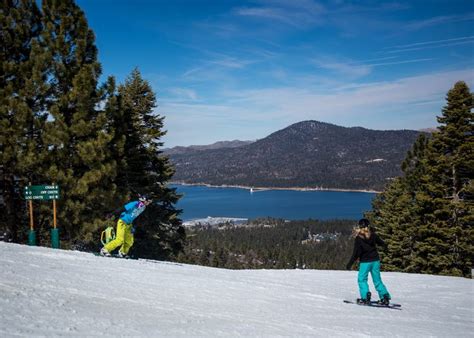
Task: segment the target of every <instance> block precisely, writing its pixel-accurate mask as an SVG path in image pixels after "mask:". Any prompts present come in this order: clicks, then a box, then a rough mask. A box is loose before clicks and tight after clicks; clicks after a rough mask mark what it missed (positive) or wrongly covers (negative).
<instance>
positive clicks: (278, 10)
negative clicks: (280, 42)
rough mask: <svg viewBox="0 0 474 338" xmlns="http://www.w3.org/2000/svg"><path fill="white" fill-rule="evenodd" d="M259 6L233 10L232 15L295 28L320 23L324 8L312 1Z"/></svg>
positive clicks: (305, 0)
mask: <svg viewBox="0 0 474 338" xmlns="http://www.w3.org/2000/svg"><path fill="white" fill-rule="evenodd" d="M261 3H262V5H261V6H252V7H240V8H235V9H234V13H235V14H236V15H238V16H241V17H253V18H257V19H263V20H276V21H280V22H281V23H284V24H287V25H291V26H293V27H296V28H304V27H307V26H311V25H315V24H319V23H321V22H322V21H323V20H324V18H323V16H322V15H323V14H324V13H325V12H326V8H325V7H324V6H323V5H321V4H319V3H317V2H315V1H312V0H294V1H262V2H261Z"/></svg>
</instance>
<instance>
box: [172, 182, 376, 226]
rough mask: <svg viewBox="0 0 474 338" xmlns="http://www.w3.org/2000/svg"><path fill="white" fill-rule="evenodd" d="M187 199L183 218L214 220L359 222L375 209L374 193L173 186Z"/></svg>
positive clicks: (182, 203) (181, 206) (180, 205)
mask: <svg viewBox="0 0 474 338" xmlns="http://www.w3.org/2000/svg"><path fill="white" fill-rule="evenodd" d="M171 187H175V188H177V191H178V193H180V194H183V195H184V196H183V197H182V198H181V199H180V201H179V202H178V204H177V207H178V208H179V209H183V214H181V219H183V220H184V221H189V220H193V219H200V218H206V217H208V216H210V217H233V218H234V217H235V218H257V217H267V216H270V217H274V218H283V219H288V220H302V219H308V218H313V219H359V218H361V217H362V214H363V212H364V211H368V210H370V209H371V201H372V199H373V198H374V196H375V194H374V193H363V192H340V191H292V190H265V191H256V192H254V193H250V191H249V190H247V189H239V188H211V187H205V186H190V185H171Z"/></svg>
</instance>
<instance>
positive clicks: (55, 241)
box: [51, 182, 59, 249]
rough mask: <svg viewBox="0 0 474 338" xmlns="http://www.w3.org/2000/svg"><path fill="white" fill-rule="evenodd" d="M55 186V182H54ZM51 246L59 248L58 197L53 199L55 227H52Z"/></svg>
mask: <svg viewBox="0 0 474 338" xmlns="http://www.w3.org/2000/svg"><path fill="white" fill-rule="evenodd" d="M52 185H53V186H54V182H53V184H52ZM51 247H52V248H55V249H59V230H58V229H57V225H56V199H53V229H51Z"/></svg>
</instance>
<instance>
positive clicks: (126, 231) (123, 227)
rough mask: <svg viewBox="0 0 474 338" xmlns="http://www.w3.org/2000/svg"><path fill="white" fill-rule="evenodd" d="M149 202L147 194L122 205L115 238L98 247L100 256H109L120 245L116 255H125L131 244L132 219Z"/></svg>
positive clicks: (143, 209)
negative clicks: (100, 247)
mask: <svg viewBox="0 0 474 338" xmlns="http://www.w3.org/2000/svg"><path fill="white" fill-rule="evenodd" d="M150 203H151V199H150V198H148V197H147V196H140V198H139V199H138V201H133V202H129V203H127V204H125V205H124V209H125V210H124V211H123V212H122V213H121V214H120V218H119V220H118V222H117V231H116V236H115V239H114V240H112V241H110V242H108V243H107V244H105V245H104V247H103V248H102V249H100V254H101V255H102V256H110V255H111V252H112V251H114V250H115V249H116V248H117V247H119V246H120V249H119V252H118V256H119V257H126V256H127V254H128V251H129V250H130V248H131V247H132V245H133V233H134V229H133V226H132V223H133V221H134V220H135V219H136V218H137V217H138V216H139V215H140V214H141V213H142V212H143V211H145V208H146V207H147V206H148V205H149V204H150Z"/></svg>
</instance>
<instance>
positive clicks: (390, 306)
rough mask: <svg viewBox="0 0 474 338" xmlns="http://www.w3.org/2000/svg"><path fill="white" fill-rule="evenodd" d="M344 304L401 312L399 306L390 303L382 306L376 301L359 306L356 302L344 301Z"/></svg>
mask: <svg viewBox="0 0 474 338" xmlns="http://www.w3.org/2000/svg"><path fill="white" fill-rule="evenodd" d="M344 303H346V304H355V305H360V306H370V307H384V308H387V309H394V310H401V307H402V305H401V304H396V303H390V304H389V305H383V304H379V303H378V302H377V301H371V302H370V303H369V304H359V303H357V302H354V301H351V300H345V299H344Z"/></svg>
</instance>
